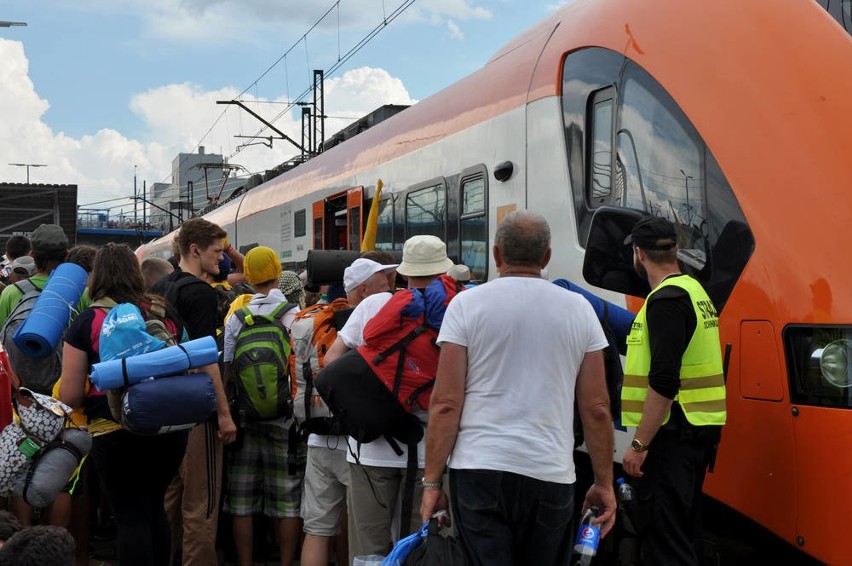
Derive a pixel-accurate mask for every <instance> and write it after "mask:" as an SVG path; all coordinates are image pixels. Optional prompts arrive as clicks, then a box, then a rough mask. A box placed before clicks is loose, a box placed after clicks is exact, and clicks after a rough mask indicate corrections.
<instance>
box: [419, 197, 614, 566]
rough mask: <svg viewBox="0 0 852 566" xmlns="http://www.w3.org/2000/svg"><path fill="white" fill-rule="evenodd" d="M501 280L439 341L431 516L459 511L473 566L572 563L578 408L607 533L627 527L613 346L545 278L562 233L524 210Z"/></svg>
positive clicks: (507, 227) (461, 303) (427, 507)
mask: <svg viewBox="0 0 852 566" xmlns="http://www.w3.org/2000/svg"><path fill="white" fill-rule="evenodd" d="M493 253H494V262H495V265H496V266H497V271H498V272H499V274H500V278H499V279H496V280H494V281H490V282H488V283H485V284H483V285H479V286H478V287H475V288H474V289H471V290H469V291H467V292H465V293H461V294H460V295H458V296H457V297H455V298H454V299H453V300H452V302H451V303H450V304H449V306H448V307H447V312H446V315H445V316H444V321H443V324H442V325H441V330H440V333H439V336H438V343H439V344H440V345H441V357H440V361H439V364H438V375H437V376H436V381H435V386H434V390H433V392H432V399H431V402H430V406H429V428H428V430H427V434H426V469H425V473H424V476H423V482H422V483H423V487H424V493H423V503H422V506H421V517H422V518H423V519H424V520H425V519H428V518H429V517H431V516H432V515H433V514H434V513H435V512H436V511H439V510H442V509H446V508H447V497H446V495H445V494H444V493H443V491H442V482H441V478H442V476H443V474H444V467H445V465H447V463H448V458H449V469H450V494H451V497H452V505H453V518H454V522H455V528H456V533H457V534H458V536H459V539H460V540H461V542H462V544H463V546H464V548H465V550H466V552H467V554H468V558H469V559H470V562H469V563H470V564H473V565H477V564H482V565H489V566H490V565H493V564H535V565H536V566H547V565H550V564H553V565H556V564H564V563H565V561H566V560H567V557H568V556H569V555H570V553H571V542H572V540H573V528H572V514H573V508H574V507H573V502H574V483H575V481H576V477H575V471H574V462H573V450H574V398H575V394H576V398H577V401H578V406H579V412H580V416H581V418H582V421H583V430H584V431H585V438H586V447H587V448H588V450H589V454H590V456H591V459H592V467H593V471H594V476H595V478H594V485H593V486H592V487H591V488H590V489H589V491H588V493H587V494H586V499H585V502H584V507H588V506H591V505H599V506H601V507H602V509H603V513H602V515H601V516H600V518H599V519H598V522H599V523H600V527H601V532H602V534H606V533H607V532H608V531H609V529H610V528H611V527H612V524H613V523H614V520H615V505H616V503H615V494H614V491H613V486H612V453H613V429H612V420H611V417H610V413H609V396H608V393H607V389H606V383H605V379H604V361H603V354H602V350H603V349H604V347H606V345H607V341H606V338H605V336H604V333H603V330H602V329H601V325H600V323H599V322H598V319H597V317H596V316H595V313H594V311H593V309H592V307H591V306H590V305H589V303H588V301H586V299H584V298H583V297H582V296H580V295H579V294H576V293H566V292H565V290H564V289H561V288H559V287H557V286H556V285H553V284H551V283H549V282H547V281H546V280H544V279H542V278H541V270H542V269H543V268H544V266H545V265H547V263H548V261H549V260H550V254H551V248H550V228H549V227H548V225H547V222H546V221H545V220H544V218H543V217H542V216H541V215H539V214H536V213H532V212H528V211H517V212H513V213H511V214H509V215H508V216H506V218H505V219H504V220H503V221H502V222H501V223H500V225H499V226H498V228H497V233H496V235H495V245H494V251H493Z"/></svg>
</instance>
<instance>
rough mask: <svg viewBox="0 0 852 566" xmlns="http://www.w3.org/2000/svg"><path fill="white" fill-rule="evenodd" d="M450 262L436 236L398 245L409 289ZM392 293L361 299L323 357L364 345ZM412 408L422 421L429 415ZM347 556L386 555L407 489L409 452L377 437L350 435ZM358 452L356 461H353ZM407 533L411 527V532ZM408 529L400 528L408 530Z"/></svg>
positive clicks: (415, 518) (415, 521) (417, 493)
mask: <svg viewBox="0 0 852 566" xmlns="http://www.w3.org/2000/svg"><path fill="white" fill-rule="evenodd" d="M452 266H453V262H452V260H450V259H449V258H447V246H446V244H445V243H444V242H442V241H441V239H440V238H437V237H435V236H413V237H411V238H409V239H408V240H406V242H405V245H404V246H403V249H402V263H400V264H399V267H398V268H397V272H398V273H399V274H400V275H402V276H403V277H404V278H405V279H406V280H407V282H408V288H409V289H425V288H426V287H427V286H428V285H429V283H431V282H432V281H434V280H435V279H436V278H437V277H438V276H439V275H442V274H444V273H446V272H447V270H448V269H450V268H451V267H452ZM391 296H392V295H391V294H390V293H377V294H375V295H372V296H370V297H367V298H366V299H364V300H363V301H362V302H361V304H359V305H358V306H357V307H355V310H354V311H353V312H352V314H351V315H350V317H349V320H348V321H347V322H346V325H345V326H344V327H343V328H342V329H341V330H340V332H338V334H337V340H335V342H334V344H333V345H332V347H331V348H330V349H329V351H328V353H327V354H326V356H325V362H326V365H328V364H329V363H331V361H332V360H334V359H336V358H337V357H339V356H341V355H342V354H344V353H345V352H346V351H347V350H351V349H354V348H357V347H359V346H362V345H364V327H365V326H366V324H367V322H368V321H369V320H370V319H371V318H373V316H375V315H376V314H377V313H378V312H379V311H380V310H381V309H382V307H384V306H385V304H386V303H387V302H388V301H389V300H390V298H391ZM418 411H419V409H418V410H415V411H414V414H416V415H417V416H418V417H419V418H420V419H421V420H422V421H423V422H425V421H426V417H427V415H426V414H425V412H423V411H419V413H418ZM349 447H350V449H349V455H348V456H347V459H348V461H349V475H350V485H349V560H350V562H351V561H352V559H353V558H354V557H355V556H358V555H369V554H387V552H388V549H389V548H390V546H391V543H392V540H393V539H392V526H393V524H394V513H395V512H396V509H397V502H398V501H401V500H402V496H403V489H404V488H405V471H406V465H407V463H408V451H407V449H406V447H405V446H403V445H400V446H399V448H400V449H401V450H402V454H399V455H397V453H396V452H395V451H394V450H393V448H391V446H390V444H388V442H387V441H386V440H385V439H383V438H381V439H378V440H375V441H373V442H369V443H367V444H362V445H361V446H360V453H359V447H358V443H357V442H355V441H354V440H353V439H352V438H350V439H349ZM424 448H425V441H423V440H421V441H420V443H419V444H418V447H417V452H418V468H419V470H418V471H419V473H422V472H420V470H422V468H423V463H424ZM355 454H358V460H357V462H356V460H355ZM422 494H423V490H422V488H421V487H420V486H419V485H417V486H414V495H413V500H414V506H413V508H412V513H411V520H410V523H409V528H410V529H411V530H413V529H416V528H417V527H418V526H419V525H420V516H419V513H418V511H417V509H418V507H419V506H420V498H421V496H422ZM409 532H410V531H409ZM406 534H408V533H402V535H403V536H404V535H406Z"/></svg>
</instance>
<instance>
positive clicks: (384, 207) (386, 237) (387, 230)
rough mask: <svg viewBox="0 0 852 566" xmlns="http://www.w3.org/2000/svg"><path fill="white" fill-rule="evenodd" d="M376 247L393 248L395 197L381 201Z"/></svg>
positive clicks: (382, 248) (378, 248) (381, 248)
mask: <svg viewBox="0 0 852 566" xmlns="http://www.w3.org/2000/svg"><path fill="white" fill-rule="evenodd" d="M376 249H377V250H392V249H393V199H391V198H384V199H382V200H381V201H379V221H378V230H377V231H376Z"/></svg>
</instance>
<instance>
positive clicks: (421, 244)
mask: <svg viewBox="0 0 852 566" xmlns="http://www.w3.org/2000/svg"><path fill="white" fill-rule="evenodd" d="M453 265H454V264H453V261H452V260H451V259H449V258H448V257H447V244H445V243H444V242H442V241H441V239H440V238H438V237H437V236H426V235H423V236H412V237H411V238H409V239H407V240H406V241H405V245H404V246H403V247H402V263H400V264H399V267H398V268H397V269H396V271H397V273H399V274H400V275H405V276H406V277H428V276H430V275H440V274H442V273H446V272H447V270H448V269H450V268H451V267H452V266H453Z"/></svg>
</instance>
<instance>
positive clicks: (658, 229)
mask: <svg viewBox="0 0 852 566" xmlns="http://www.w3.org/2000/svg"><path fill="white" fill-rule="evenodd" d="M660 240H671V241H670V242H666V241H663V242H660ZM624 243H625V244H633V245H634V246H638V247H640V248H642V249H643V250H668V249H671V248H673V247H674V246H675V244H676V243H677V232H675V227H674V224H672V223H671V222H669V221H668V220H666V219H665V218H661V217H659V216H646V217H645V218H643V219H642V220H640V221H639V222H637V223H636V225H635V226H633V231H632V232H630V235H629V236H627V238H625V239H624Z"/></svg>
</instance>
